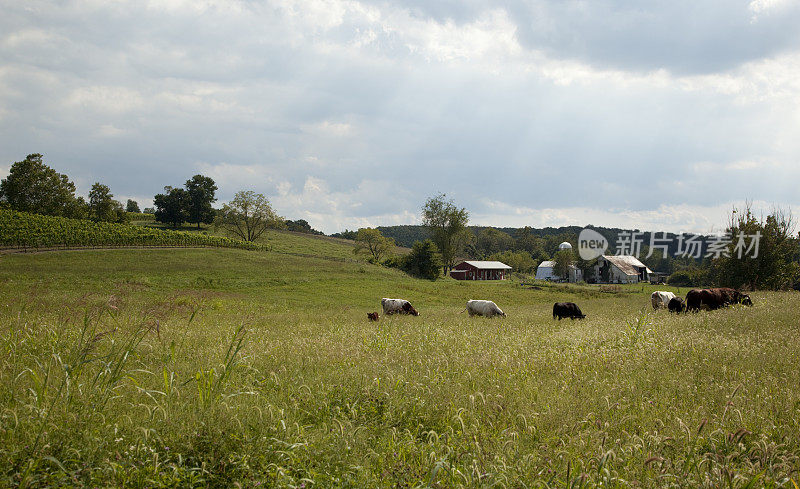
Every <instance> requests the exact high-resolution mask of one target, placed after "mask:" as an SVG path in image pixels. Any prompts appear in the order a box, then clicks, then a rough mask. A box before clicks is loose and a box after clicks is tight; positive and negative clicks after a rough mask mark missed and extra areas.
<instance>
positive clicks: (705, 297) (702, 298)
mask: <svg viewBox="0 0 800 489" xmlns="http://www.w3.org/2000/svg"><path fill="white" fill-rule="evenodd" d="M731 304H744V305H746V306H752V305H753V301H752V299H750V296H749V295H747V294H743V293H741V292H739V291H738V290H736V289H731V288H729V287H721V288H715V289H692V290H690V291H689V293H688V294H686V310H687V311H699V310H700V309H709V310H714V309H720V308H722V307H728V306H729V305H731Z"/></svg>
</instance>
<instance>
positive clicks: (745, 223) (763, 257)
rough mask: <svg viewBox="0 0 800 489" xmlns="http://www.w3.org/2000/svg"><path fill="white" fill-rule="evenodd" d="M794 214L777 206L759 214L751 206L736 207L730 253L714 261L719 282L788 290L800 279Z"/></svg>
mask: <svg viewBox="0 0 800 489" xmlns="http://www.w3.org/2000/svg"><path fill="white" fill-rule="evenodd" d="M794 227H795V221H794V218H793V217H792V215H791V213H789V212H788V211H782V210H780V209H775V210H774V211H772V212H771V213H770V214H769V215H768V216H766V218H764V217H760V218H759V217H756V216H755V214H754V213H753V211H752V210H751V207H750V205H749V204H748V205H746V206H745V208H744V209H733V210H732V211H731V214H730V222H729V224H728V230H727V231H728V236H729V237H730V238H732V239H731V242H730V243H729V244H728V246H727V253H726V255H728V256H724V255H723V256H720V257H718V258H716V259H715V260H713V263H712V270H711V274H712V276H713V277H714V278H713V280H714V282H716V283H717V284H718V285H722V286H728V287H736V288H740V287H744V288H748V289H773V290H775V289H786V288H789V287H791V286H792V285H794V284H796V283H797V281H798V280H800V265H798V263H797V260H798V255H799V254H800V241H798V237H797V236H795V235H794V231H795V229H794Z"/></svg>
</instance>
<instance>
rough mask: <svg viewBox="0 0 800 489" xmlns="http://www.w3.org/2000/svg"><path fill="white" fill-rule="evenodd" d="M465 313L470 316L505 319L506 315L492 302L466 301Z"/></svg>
mask: <svg viewBox="0 0 800 489" xmlns="http://www.w3.org/2000/svg"><path fill="white" fill-rule="evenodd" d="M461 312H464V311H461ZM467 312H469V315H470V316H486V317H494V316H503V317H506V313H504V312H503V310H502V309H500V308H499V307H497V304H495V303H494V302H492V301H482V300H471V301H467Z"/></svg>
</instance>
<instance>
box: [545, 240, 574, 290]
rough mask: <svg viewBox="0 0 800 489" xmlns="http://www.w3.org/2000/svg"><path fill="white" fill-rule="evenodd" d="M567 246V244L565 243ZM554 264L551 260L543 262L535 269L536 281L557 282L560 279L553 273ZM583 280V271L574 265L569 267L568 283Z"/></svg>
mask: <svg viewBox="0 0 800 489" xmlns="http://www.w3.org/2000/svg"><path fill="white" fill-rule="evenodd" d="M567 244H569V243H567ZM555 266H556V262H554V261H552V260H545V261H543V262H542V263H540V264H539V266H538V267H536V280H552V281H559V280H561V278H560V277H558V276H556V274H555V273H554V272H553V268H555ZM581 280H583V271H582V270H581V269H579V268H578V267H576V266H575V265H570V266H569V280H568V281H569V282H572V283H575V282H580V281H581Z"/></svg>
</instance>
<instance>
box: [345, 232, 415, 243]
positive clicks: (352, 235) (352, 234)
mask: <svg viewBox="0 0 800 489" xmlns="http://www.w3.org/2000/svg"><path fill="white" fill-rule="evenodd" d="M375 229H378V230H379V231H380V229H379V228H375ZM331 237H332V238H342V239H350V240H355V239H356V238H357V237H358V231H350V230H349V229H345V230H344V231H342V232H339V233H333V234H331ZM412 244H413V243H412Z"/></svg>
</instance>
